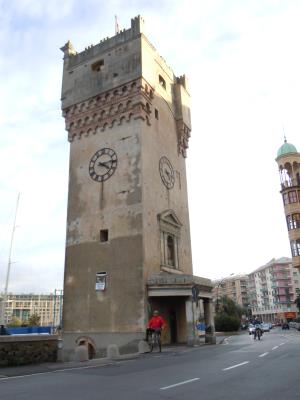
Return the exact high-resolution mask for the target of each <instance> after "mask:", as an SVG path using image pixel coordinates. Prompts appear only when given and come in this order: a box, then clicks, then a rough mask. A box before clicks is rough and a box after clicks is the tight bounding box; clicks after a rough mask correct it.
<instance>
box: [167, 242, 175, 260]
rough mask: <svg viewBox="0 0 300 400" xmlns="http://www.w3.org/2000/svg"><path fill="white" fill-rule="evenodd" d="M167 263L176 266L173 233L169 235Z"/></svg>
mask: <svg viewBox="0 0 300 400" xmlns="http://www.w3.org/2000/svg"><path fill="white" fill-rule="evenodd" d="M167 252H168V253H167V264H168V265H171V266H175V243H174V238H173V236H171V235H168V237H167Z"/></svg>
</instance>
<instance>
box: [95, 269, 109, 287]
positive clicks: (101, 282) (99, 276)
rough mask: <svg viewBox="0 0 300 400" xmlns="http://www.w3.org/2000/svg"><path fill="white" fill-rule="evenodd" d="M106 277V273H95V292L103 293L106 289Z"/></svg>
mask: <svg viewBox="0 0 300 400" xmlns="http://www.w3.org/2000/svg"><path fill="white" fill-rule="evenodd" d="M106 277H107V273H106V272H97V273H96V286H95V290H96V291H103V290H105V289H106Z"/></svg>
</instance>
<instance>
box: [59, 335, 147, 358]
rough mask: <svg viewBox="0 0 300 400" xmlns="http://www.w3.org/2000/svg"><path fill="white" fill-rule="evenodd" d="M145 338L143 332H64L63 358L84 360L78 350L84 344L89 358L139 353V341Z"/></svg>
mask: <svg viewBox="0 0 300 400" xmlns="http://www.w3.org/2000/svg"><path fill="white" fill-rule="evenodd" d="M144 339H145V333H143V332H136V333H127V332H119V333H110V332H107V333H95V332H78V333H74V332H64V333H63V348H62V357H61V358H62V361H84V360H82V359H80V356H78V354H79V352H78V350H79V348H80V347H81V346H82V345H85V346H86V348H87V359H93V358H105V357H112V356H113V355H114V353H116V355H117V354H120V355H123V354H133V353H138V352H139V343H140V342H141V340H144ZM114 349H115V350H114ZM112 358H113V357H112Z"/></svg>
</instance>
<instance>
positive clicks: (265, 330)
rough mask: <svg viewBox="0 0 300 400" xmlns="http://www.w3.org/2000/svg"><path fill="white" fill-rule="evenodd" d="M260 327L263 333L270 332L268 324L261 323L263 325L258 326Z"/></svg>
mask: <svg viewBox="0 0 300 400" xmlns="http://www.w3.org/2000/svg"><path fill="white" fill-rule="evenodd" d="M260 327H261V329H262V331H263V332H270V325H269V324H265V323H263V324H261V325H260Z"/></svg>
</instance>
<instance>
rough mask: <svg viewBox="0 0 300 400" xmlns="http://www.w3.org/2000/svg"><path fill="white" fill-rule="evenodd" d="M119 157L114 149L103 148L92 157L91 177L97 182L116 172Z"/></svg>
mask: <svg viewBox="0 0 300 400" xmlns="http://www.w3.org/2000/svg"><path fill="white" fill-rule="evenodd" d="M117 164H118V157H117V154H116V153H115V151H114V150H112V149H109V148H103V149H100V150H98V151H97V152H96V153H95V154H94V155H93V157H92V158H91V161H90V165H89V173H90V177H91V178H92V179H93V180H94V181H96V182H104V181H106V180H107V179H108V178H110V177H111V176H112V175H113V173H114V172H115V170H116V168H117Z"/></svg>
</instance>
